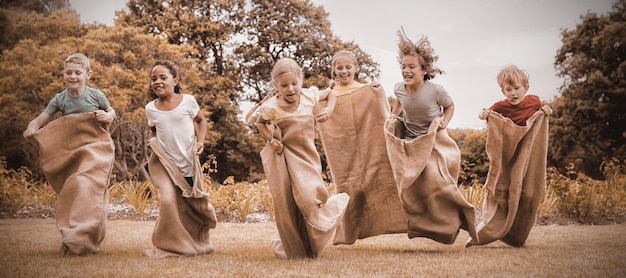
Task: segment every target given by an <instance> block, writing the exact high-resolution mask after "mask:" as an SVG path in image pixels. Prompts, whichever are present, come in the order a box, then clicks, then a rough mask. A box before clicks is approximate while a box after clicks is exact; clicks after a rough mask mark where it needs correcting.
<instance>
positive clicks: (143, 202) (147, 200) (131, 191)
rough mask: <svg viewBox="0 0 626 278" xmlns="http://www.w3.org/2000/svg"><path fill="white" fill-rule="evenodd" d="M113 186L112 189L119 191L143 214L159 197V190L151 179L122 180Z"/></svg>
mask: <svg viewBox="0 0 626 278" xmlns="http://www.w3.org/2000/svg"><path fill="white" fill-rule="evenodd" d="M112 187H113V188H112V189H111V191H119V192H120V193H121V194H122V196H124V199H125V200H126V201H128V203H129V204H130V205H131V206H132V207H133V208H134V209H135V211H136V212H137V213H139V214H143V213H144V212H145V211H146V209H147V208H148V207H150V205H151V204H152V203H154V202H155V201H156V199H157V192H156V190H155V189H154V186H153V185H152V183H150V182H149V181H144V182H139V181H137V180H129V181H122V182H118V183H115V184H114V185H113V186H112Z"/></svg>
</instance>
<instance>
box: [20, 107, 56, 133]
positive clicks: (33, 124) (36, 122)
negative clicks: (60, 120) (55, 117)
mask: <svg viewBox="0 0 626 278" xmlns="http://www.w3.org/2000/svg"><path fill="white" fill-rule="evenodd" d="M48 121H50V115H48V114H46V112H42V113H41V114H39V116H37V118H35V119H33V120H32V121H30V123H28V127H26V130H24V133H22V135H23V136H24V137H29V136H32V135H33V133H35V132H37V130H39V129H40V128H41V127H42V126H44V125H45V124H46V123H48Z"/></svg>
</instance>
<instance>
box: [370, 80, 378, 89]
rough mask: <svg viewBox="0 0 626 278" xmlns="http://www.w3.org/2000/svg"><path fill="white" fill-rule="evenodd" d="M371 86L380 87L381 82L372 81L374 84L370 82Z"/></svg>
mask: <svg viewBox="0 0 626 278" xmlns="http://www.w3.org/2000/svg"><path fill="white" fill-rule="evenodd" d="M370 86H372V87H375V88H376V87H380V82H378V81H374V82H372V84H370Z"/></svg>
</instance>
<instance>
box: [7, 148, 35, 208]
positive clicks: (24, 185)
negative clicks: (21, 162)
mask: <svg viewBox="0 0 626 278" xmlns="http://www.w3.org/2000/svg"><path fill="white" fill-rule="evenodd" d="M0 166H1V167H0V206H1V207H4V208H8V209H9V210H10V211H12V212H17V211H18V210H20V209H21V208H22V207H23V206H25V205H28V204H31V203H33V202H34V199H33V197H32V196H31V194H30V189H29V188H28V187H29V184H30V183H29V182H28V180H29V178H30V171H29V170H28V168H26V167H24V166H22V167H20V168H19V169H17V170H15V169H7V161H6V157H2V158H0Z"/></svg>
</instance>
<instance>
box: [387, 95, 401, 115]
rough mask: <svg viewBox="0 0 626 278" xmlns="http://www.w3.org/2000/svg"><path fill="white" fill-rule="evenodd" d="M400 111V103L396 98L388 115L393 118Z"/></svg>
mask: <svg viewBox="0 0 626 278" xmlns="http://www.w3.org/2000/svg"><path fill="white" fill-rule="evenodd" d="M400 111H402V104H400V101H399V100H398V99H397V98H396V100H395V101H394V103H393V108H392V109H391V115H390V117H391V118H392V119H394V118H395V117H398V115H400Z"/></svg>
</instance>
